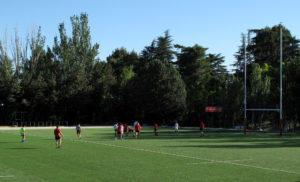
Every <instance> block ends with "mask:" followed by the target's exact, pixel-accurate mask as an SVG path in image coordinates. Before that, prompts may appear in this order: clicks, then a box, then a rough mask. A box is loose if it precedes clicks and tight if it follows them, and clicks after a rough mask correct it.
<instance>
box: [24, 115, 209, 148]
mask: <svg viewBox="0 0 300 182" xmlns="http://www.w3.org/2000/svg"><path fill="white" fill-rule="evenodd" d="M113 128H114V131H115V140H117V139H118V138H119V139H121V140H123V138H124V134H125V135H126V136H128V133H132V136H133V137H136V139H138V138H139V137H140V132H141V125H140V123H139V122H138V121H135V122H134V123H133V128H131V127H129V126H128V125H127V124H126V123H125V124H124V125H123V124H122V123H117V122H116V123H115V124H114V127H113ZM204 128H205V124H204V122H203V121H201V122H200V131H201V136H204ZM174 130H175V134H176V135H178V133H179V131H178V130H179V124H178V122H177V121H175V124H174ZM76 133H77V137H78V139H81V126H80V123H78V125H76ZM20 134H21V137H22V143H24V142H25V136H26V129H25V125H23V127H21V130H20ZM154 134H155V136H157V135H158V124H157V123H155V124H154ZM61 136H63V137H64V134H63V133H62V132H61V130H60V128H59V125H57V126H56V128H55V129H54V137H55V141H56V148H60V147H61Z"/></svg>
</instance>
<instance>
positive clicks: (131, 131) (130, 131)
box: [128, 128, 134, 137]
mask: <svg viewBox="0 0 300 182" xmlns="http://www.w3.org/2000/svg"><path fill="white" fill-rule="evenodd" d="M128 132H129V133H132V136H133V137H134V132H133V128H129V129H128Z"/></svg>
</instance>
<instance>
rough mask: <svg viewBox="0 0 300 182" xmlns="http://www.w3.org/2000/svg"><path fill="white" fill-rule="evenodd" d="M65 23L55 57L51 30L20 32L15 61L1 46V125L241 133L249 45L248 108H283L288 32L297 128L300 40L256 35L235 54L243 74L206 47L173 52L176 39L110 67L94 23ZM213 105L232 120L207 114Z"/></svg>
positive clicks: (253, 122) (77, 19)
mask: <svg viewBox="0 0 300 182" xmlns="http://www.w3.org/2000/svg"><path fill="white" fill-rule="evenodd" d="M70 21H71V25H72V34H71V35H67V33H66V29H65V25H64V23H61V24H59V28H58V31H59V36H56V37H54V45H53V46H52V47H49V46H47V48H45V39H46V37H45V36H43V35H42V31H41V27H39V29H38V30H33V31H32V33H31V34H30V35H28V36H27V37H26V39H25V41H24V42H23V41H22V39H21V38H20V37H19V35H18V31H17V30H15V36H14V38H13V41H12V44H11V45H10V46H11V47H12V49H11V53H10V54H9V51H8V47H9V45H8V40H7V36H4V38H3V39H1V40H0V102H1V106H0V114H1V115H0V118H1V120H0V122H1V123H0V124H11V123H12V122H13V121H14V120H15V119H16V115H17V113H19V112H23V113H25V116H26V117H25V118H24V119H25V120H26V121H69V123H78V122H80V123H82V124H110V123H112V122H115V121H120V122H132V121H134V120H140V121H141V122H142V123H147V124H152V123H154V122H157V123H159V124H170V123H173V122H174V120H179V121H180V123H181V125H187V126H193V125H194V126H199V123H200V121H201V120H202V121H205V122H206V125H207V126H211V127H234V126H236V125H241V124H242V123H243V104H244V103H243V98H244V95H243V94H244V92H243V89H244V85H243V84H244V82H243V79H244V77H243V76H244V69H243V65H244V64H243V61H244V53H245V52H244V51H245V50H244V45H245V44H246V42H247V49H246V60H247V70H248V71H247V90H248V91H247V102H248V107H254V108H255V107H256V108H257V107H260V108H268V107H273V108H274V107H277V108H279V46H280V45H279V30H280V28H282V29H283V60H284V64H283V75H284V76H283V83H284V84H283V106H284V107H283V108H284V109H283V113H284V119H285V121H286V123H289V124H292V125H295V126H296V125H297V124H299V121H298V114H297V113H299V108H300V107H299V106H298V105H297V104H296V103H297V101H299V96H298V94H297V93H298V92H299V91H300V83H299V80H300V79H299V78H300V74H299V73H300V72H299V70H300V56H299V53H300V52H299V40H298V39H296V37H295V36H292V35H291V33H290V31H289V30H288V29H287V28H285V27H284V26H283V25H281V24H279V25H275V26H273V27H271V28H270V27H265V28H262V29H255V30H249V32H248V36H247V37H246V36H245V35H243V36H242V41H241V46H240V47H238V48H237V49H238V50H237V52H236V54H235V57H236V62H235V64H234V67H235V69H234V71H233V72H229V71H228V70H227V69H226V67H225V66H224V60H225V58H224V57H223V56H222V55H221V54H219V53H216V54H211V53H207V50H208V48H205V47H202V46H200V45H198V44H195V45H193V46H184V45H178V44H176V43H173V40H172V37H171V35H170V34H169V31H165V32H164V34H163V35H162V36H158V37H157V38H155V39H154V40H153V41H152V43H151V44H150V45H148V46H145V47H144V49H143V50H142V51H141V52H140V53H137V52H135V51H128V50H126V48H124V47H122V48H116V49H115V50H114V51H113V52H112V53H111V55H110V56H108V57H107V59H106V60H105V61H103V60H100V59H99V58H98V54H99V49H100V47H99V44H97V43H96V44H94V45H93V44H92V43H91V34H90V27H89V25H88V15H87V14H85V13H82V14H80V15H79V16H78V15H74V16H72V17H71V18H70ZM206 106H222V107H223V112H219V113H207V112H205V107H206ZM247 117H248V118H249V120H250V122H249V124H250V126H251V127H262V125H263V124H264V123H265V121H269V122H270V125H272V127H273V128H276V127H278V125H279V124H278V123H279V113H277V112H249V113H248V116H247Z"/></svg>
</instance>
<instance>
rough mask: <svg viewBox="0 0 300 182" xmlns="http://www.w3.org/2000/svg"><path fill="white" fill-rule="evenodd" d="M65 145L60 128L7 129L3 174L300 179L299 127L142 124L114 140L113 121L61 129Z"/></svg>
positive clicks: (24, 177)
mask: <svg viewBox="0 0 300 182" xmlns="http://www.w3.org/2000/svg"><path fill="white" fill-rule="evenodd" d="M61 130H62V132H63V134H64V135H65V136H64V138H63V139H62V148H60V149H56V148H55V140H54V135H53V130H52V129H43V130H36V129H35V130H31V129H29V128H28V129H27V139H26V142H25V143H21V137H20V136H19V130H10V131H3V130H1V132H0V145H1V147H0V161H1V163H0V169H1V170H0V176H1V178H0V181H7V182H11V181H14V182H19V181H20V182H31V181H58V182H59V181H62V182H65V181H74V182H77V181H80V182H81V181H111V182H117V181H128V182H140V181H144V182H153V181H157V182H160V181H161V182H166V181H170V182H171V181H172V182H182V181H189V182H198V181H204V182H205V181H209V182H220V181H223V182H236V181H243V182H252V181H256V182H264V181H272V182H281V181H299V175H300V169H299V165H300V161H299V145H300V136H299V134H298V135H296V134H289V135H287V136H286V137H284V138H280V137H279V135H278V134H276V133H256V132H250V133H249V134H248V136H241V133H240V132H228V131H227V132H226V131H206V132H205V136H204V137H201V136H200V132H199V130H192V129H191V130H179V132H180V133H179V135H178V136H177V135H175V134H174V131H173V129H168V128H159V130H158V136H154V133H153V129H152V128H142V132H141V137H140V139H135V138H134V137H132V136H131V135H129V136H128V137H125V140H124V141H121V140H117V141H115V140H114V134H113V129H112V128H107V129H96V128H94V129H85V128H83V129H82V137H83V138H82V139H81V140H78V139H77V136H76V132H75V129H74V128H72V129H64V128H62V129H61Z"/></svg>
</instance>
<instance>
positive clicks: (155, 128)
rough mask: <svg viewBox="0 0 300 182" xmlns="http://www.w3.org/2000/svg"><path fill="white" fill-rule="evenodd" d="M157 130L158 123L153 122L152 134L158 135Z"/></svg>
mask: <svg viewBox="0 0 300 182" xmlns="http://www.w3.org/2000/svg"><path fill="white" fill-rule="evenodd" d="M157 130H158V124H157V123H155V124H154V134H155V136H157V135H158V133H157Z"/></svg>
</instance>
